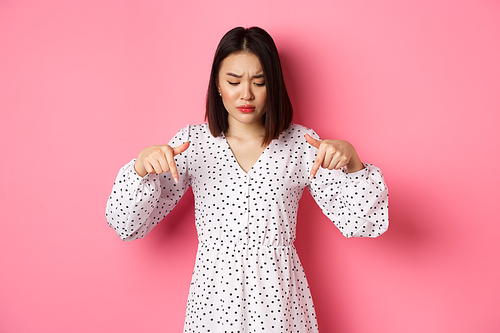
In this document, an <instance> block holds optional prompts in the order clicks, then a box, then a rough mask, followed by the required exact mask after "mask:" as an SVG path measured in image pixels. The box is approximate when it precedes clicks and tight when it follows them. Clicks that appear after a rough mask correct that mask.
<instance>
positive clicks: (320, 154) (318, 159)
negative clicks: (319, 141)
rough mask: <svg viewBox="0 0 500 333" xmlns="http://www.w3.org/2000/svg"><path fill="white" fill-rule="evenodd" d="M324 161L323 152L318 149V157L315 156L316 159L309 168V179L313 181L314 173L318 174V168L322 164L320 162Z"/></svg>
mask: <svg viewBox="0 0 500 333" xmlns="http://www.w3.org/2000/svg"><path fill="white" fill-rule="evenodd" d="M324 159H325V150H324V149H320V150H319V151H318V155H316V159H315V160H314V164H313V166H312V168H311V172H310V173H309V179H313V178H314V176H316V172H318V169H319V167H320V166H321V164H322V161H323V160H324Z"/></svg>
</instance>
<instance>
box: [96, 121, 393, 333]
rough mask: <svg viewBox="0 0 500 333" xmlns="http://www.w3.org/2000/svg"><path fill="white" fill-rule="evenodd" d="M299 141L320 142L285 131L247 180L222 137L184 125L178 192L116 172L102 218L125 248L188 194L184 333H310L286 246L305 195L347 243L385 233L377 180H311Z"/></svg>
mask: <svg viewBox="0 0 500 333" xmlns="http://www.w3.org/2000/svg"><path fill="white" fill-rule="evenodd" d="M306 133H309V134H310V135H311V136H313V137H315V138H318V137H317V135H316V134H315V133H314V132H313V131H312V130H309V129H307V128H305V127H303V126H301V125H291V126H290V127H289V128H288V129H287V130H285V131H284V132H283V133H281V135H280V137H279V138H278V139H275V140H273V141H272V142H271V143H270V145H269V146H268V147H267V148H266V150H265V151H264V152H263V153H262V155H261V156H260V158H259V160H258V161H257V162H256V163H255V165H254V166H253V167H252V169H251V170H249V172H248V173H246V172H245V171H243V169H241V167H240V166H239V165H238V162H237V161H236V159H235V158H234V156H233V154H232V152H231V149H230V147H229V145H228V143H227V141H226V138H225V137H224V135H222V136H220V137H217V138H215V137H213V136H212V135H211V134H210V131H209V130H208V126H207V124H202V125H188V126H186V127H185V128H183V129H182V130H181V131H179V132H178V133H177V135H176V136H175V137H174V138H173V139H172V140H171V142H170V145H172V146H178V145H180V144H181V143H183V142H186V141H190V142H191V145H190V147H189V148H188V150H186V151H185V152H183V153H182V154H180V155H177V156H176V162H177V167H178V171H179V183H178V184H176V183H175V182H174V181H173V180H172V178H171V176H170V173H167V174H161V175H147V176H145V177H144V178H141V177H139V176H138V175H137V174H136V172H135V171H134V160H133V161H131V162H130V163H128V164H127V165H125V166H124V167H123V168H122V169H121V170H120V172H119V174H118V177H117V179H116V181H115V184H114V187H113V191H112V193H111V196H110V198H109V200H108V205H107V210H106V216H107V219H108V223H109V225H110V226H111V227H112V228H114V229H115V231H116V232H117V234H118V235H119V236H120V237H121V238H122V239H123V240H134V239H138V238H141V237H144V236H146V234H147V233H148V232H149V231H150V230H151V229H152V228H153V227H154V226H155V225H156V224H158V223H159V222H160V221H161V220H162V219H163V218H164V217H165V215H167V214H168V213H169V212H170V211H171V210H172V209H173V208H174V207H175V205H176V204H177V202H178V201H179V200H180V198H181V197H182V195H183V194H184V193H185V192H186V190H187V189H188V187H189V186H191V187H192V189H193V193H194V196H195V216H196V228H197V232H198V240H199V246H198V252H197V256H196V263H195V267H194V271H193V277H192V281H191V287H190V290H189V296H188V301H187V309H186V317H185V325H184V332H214V333H215V332H217V333H218V332H301V333H302V332H318V326H317V322H316V315H315V311H314V305H313V301H312V298H311V293H310V291H309V286H308V284H307V280H306V276H305V274H304V270H303V268H302V265H301V263H300V261H299V257H298V255H297V252H296V250H295V247H294V245H293V242H294V240H295V229H296V228H295V227H296V221H297V209H298V204H299V200H300V197H301V196H302V193H303V190H304V188H307V189H308V190H309V191H310V192H311V194H312V196H313V197H314V199H315V200H316V202H317V203H318V204H319V206H320V207H321V209H322V211H323V212H324V213H325V214H326V215H327V216H328V217H329V218H330V219H331V220H332V221H333V222H334V223H335V225H336V226H337V227H338V229H339V230H340V231H341V232H342V233H343V234H344V235H345V236H347V237H363V236H366V237H376V236H379V235H380V234H382V233H383V232H384V231H385V230H387V227H388V218H387V187H386V185H385V182H384V179H383V176H382V173H381V172H380V170H379V169H378V168H376V167H374V166H372V165H369V164H366V165H365V166H366V168H365V169H363V170H361V171H359V172H356V173H351V174H347V173H346V172H345V170H344V171H337V170H333V171H328V170H325V169H321V168H320V170H319V171H318V173H317V174H316V177H315V178H314V179H313V180H309V172H310V170H311V167H312V164H313V162H314V159H315V157H316V153H317V149H316V148H314V147H312V146H311V145H309V144H308V143H307V142H306V140H305V138H304V135H305V134H306Z"/></svg>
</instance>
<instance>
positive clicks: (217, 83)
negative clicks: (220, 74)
mask: <svg viewBox="0 0 500 333" xmlns="http://www.w3.org/2000/svg"><path fill="white" fill-rule="evenodd" d="M215 85H216V86H217V92H219V94H220V86H219V78H216V79H215Z"/></svg>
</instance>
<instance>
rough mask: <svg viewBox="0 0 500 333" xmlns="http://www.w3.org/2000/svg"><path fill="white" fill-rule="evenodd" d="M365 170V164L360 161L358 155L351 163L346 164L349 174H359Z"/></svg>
mask: <svg viewBox="0 0 500 333" xmlns="http://www.w3.org/2000/svg"><path fill="white" fill-rule="evenodd" d="M364 168H365V166H364V164H363V162H361V160H360V159H359V157H358V155H357V154H356V155H354V156H352V157H351V159H350V161H349V163H347V164H346V169H347V172H348V173H352V172H357V171H360V170H363V169H364Z"/></svg>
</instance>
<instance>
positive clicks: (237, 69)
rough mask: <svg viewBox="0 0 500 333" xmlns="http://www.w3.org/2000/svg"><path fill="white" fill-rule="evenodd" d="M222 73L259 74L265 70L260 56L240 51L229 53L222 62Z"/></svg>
mask: <svg viewBox="0 0 500 333" xmlns="http://www.w3.org/2000/svg"><path fill="white" fill-rule="evenodd" d="M219 72H220V73H222V74H225V73H227V72H231V73H235V74H244V73H252V74H257V73H259V72H263V69H262V65H261V63H260V60H259V58H258V57H257V56H256V55H255V54H253V53H248V52H239V53H233V54H230V55H228V56H227V57H226V58H224V60H223V61H222V63H221V66H220V70H219Z"/></svg>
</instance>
